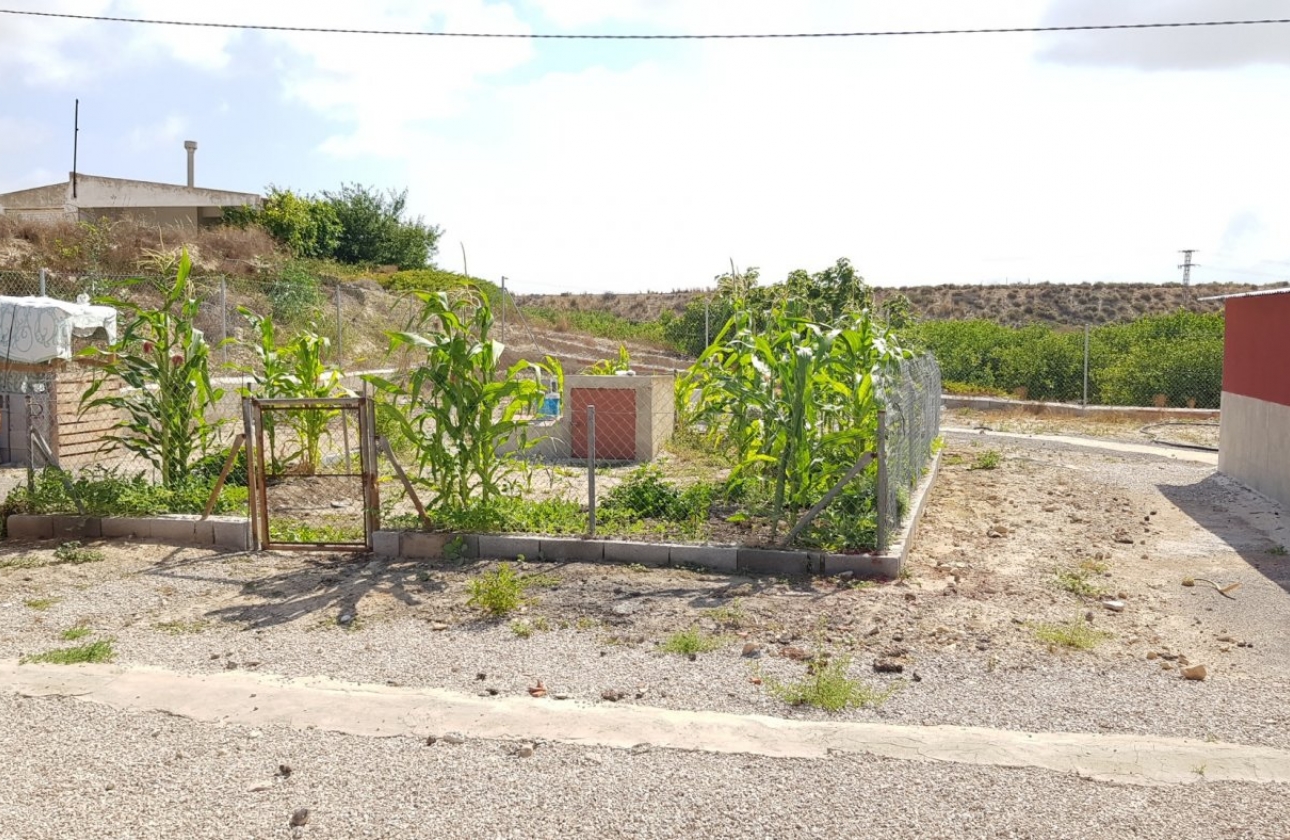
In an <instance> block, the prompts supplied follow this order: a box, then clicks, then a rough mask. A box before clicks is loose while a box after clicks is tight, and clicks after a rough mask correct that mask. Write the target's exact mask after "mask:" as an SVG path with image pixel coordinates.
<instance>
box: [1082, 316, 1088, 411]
mask: <svg viewBox="0 0 1290 840" xmlns="http://www.w3.org/2000/svg"><path fill="white" fill-rule="evenodd" d="M1080 405H1082V406H1084V407H1086V408H1087V407H1088V324H1085V325H1084V401H1083V402H1082V403H1080Z"/></svg>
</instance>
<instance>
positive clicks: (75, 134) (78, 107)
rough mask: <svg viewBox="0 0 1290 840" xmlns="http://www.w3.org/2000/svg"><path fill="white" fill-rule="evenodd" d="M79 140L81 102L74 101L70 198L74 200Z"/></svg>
mask: <svg viewBox="0 0 1290 840" xmlns="http://www.w3.org/2000/svg"><path fill="white" fill-rule="evenodd" d="M80 140H81V100H79V99H78V100H76V110H75V111H74V112H73V116H72V198H76V153H77V152H78V151H79V146H80Z"/></svg>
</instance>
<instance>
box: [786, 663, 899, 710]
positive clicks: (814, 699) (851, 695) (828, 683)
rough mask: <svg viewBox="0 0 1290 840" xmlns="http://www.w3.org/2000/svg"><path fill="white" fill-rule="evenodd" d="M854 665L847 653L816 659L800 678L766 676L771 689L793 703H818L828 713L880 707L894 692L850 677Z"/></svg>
mask: <svg viewBox="0 0 1290 840" xmlns="http://www.w3.org/2000/svg"><path fill="white" fill-rule="evenodd" d="M850 667H851V658H850V657H848V656H838V657H830V658H829V659H827V660H826V661H823V662H818V661H817V662H813V663H812V667H811V668H809V669H808V671H807V675H806V676H805V677H803V678H801V679H798V680H791V681H783V680H779V679H775V678H773V677H766V678H765V685H766V688H767V690H768V691H770V693H771V694H773V695H774V696H775V697H778V698H779V699H780V700H783V701H784V702H785V703H788V704H789V705H790V706H815V707H816V708H819V709H824V710H825V711H827V712H840V711H843V710H845V709H861V708H865V707H867V706H879V705H882V703H883V702H884V701H885V700H886V699H887V698H888V697H890V696H891V691H890V690H887V691H879V690H878V689H875V688H872V687H871V686H868V685H866V684H865V683H863V682H862V681H860V680H857V679H852V678H851V677H849V676H847V671H848V669H849V668H850Z"/></svg>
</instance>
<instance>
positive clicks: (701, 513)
mask: <svg viewBox="0 0 1290 840" xmlns="http://www.w3.org/2000/svg"><path fill="white" fill-rule="evenodd" d="M715 493H716V488H714V487H713V486H712V485H710V484H694V485H691V486H689V487H686V488H684V489H682V488H681V487H679V486H677V485H676V484H674V483H672V482H670V481H668V480H667V479H665V478H664V477H663V471H662V470H660V469H659V468H658V467H656V466H654V465H652V464H646V465H645V466H642V467H639V468H637V469H635V470H633V471H632V472H631V473H630V474H629V475H628V476H627V478H625V479H624V480H623V482H622V483H621V484H618V485H617V486H615V487H614V488H612V489H611V490H610V491H609V492H608V493H607V494H605V499H604V501H603V502H601V504H600V505H599V507H598V508H597V511H598V512H599V513H601V514H603V516H604V518H605V519H606V520H607V521H611V522H612V521H631V520H638V519H660V520H665V521H669V522H685V521H689V520H692V519H706V518H707V517H708V512H709V509H710V508H711V506H712V499H713V496H714V495H715Z"/></svg>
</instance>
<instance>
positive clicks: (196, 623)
mask: <svg viewBox="0 0 1290 840" xmlns="http://www.w3.org/2000/svg"><path fill="white" fill-rule="evenodd" d="M208 626H209V625H208V624H207V623H206V622H205V621H203V620H202V619H194V620H193V621H183V620H179V619H177V620H175V621H159V622H157V623H156V624H154V625H152V628H153V629H154V630H160V631H161V632H163V633H170V634H173V635H175V636H182V635H185V634H189V633H200V632H202V631H203V630H205V629H206V628H207V627H208Z"/></svg>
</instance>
